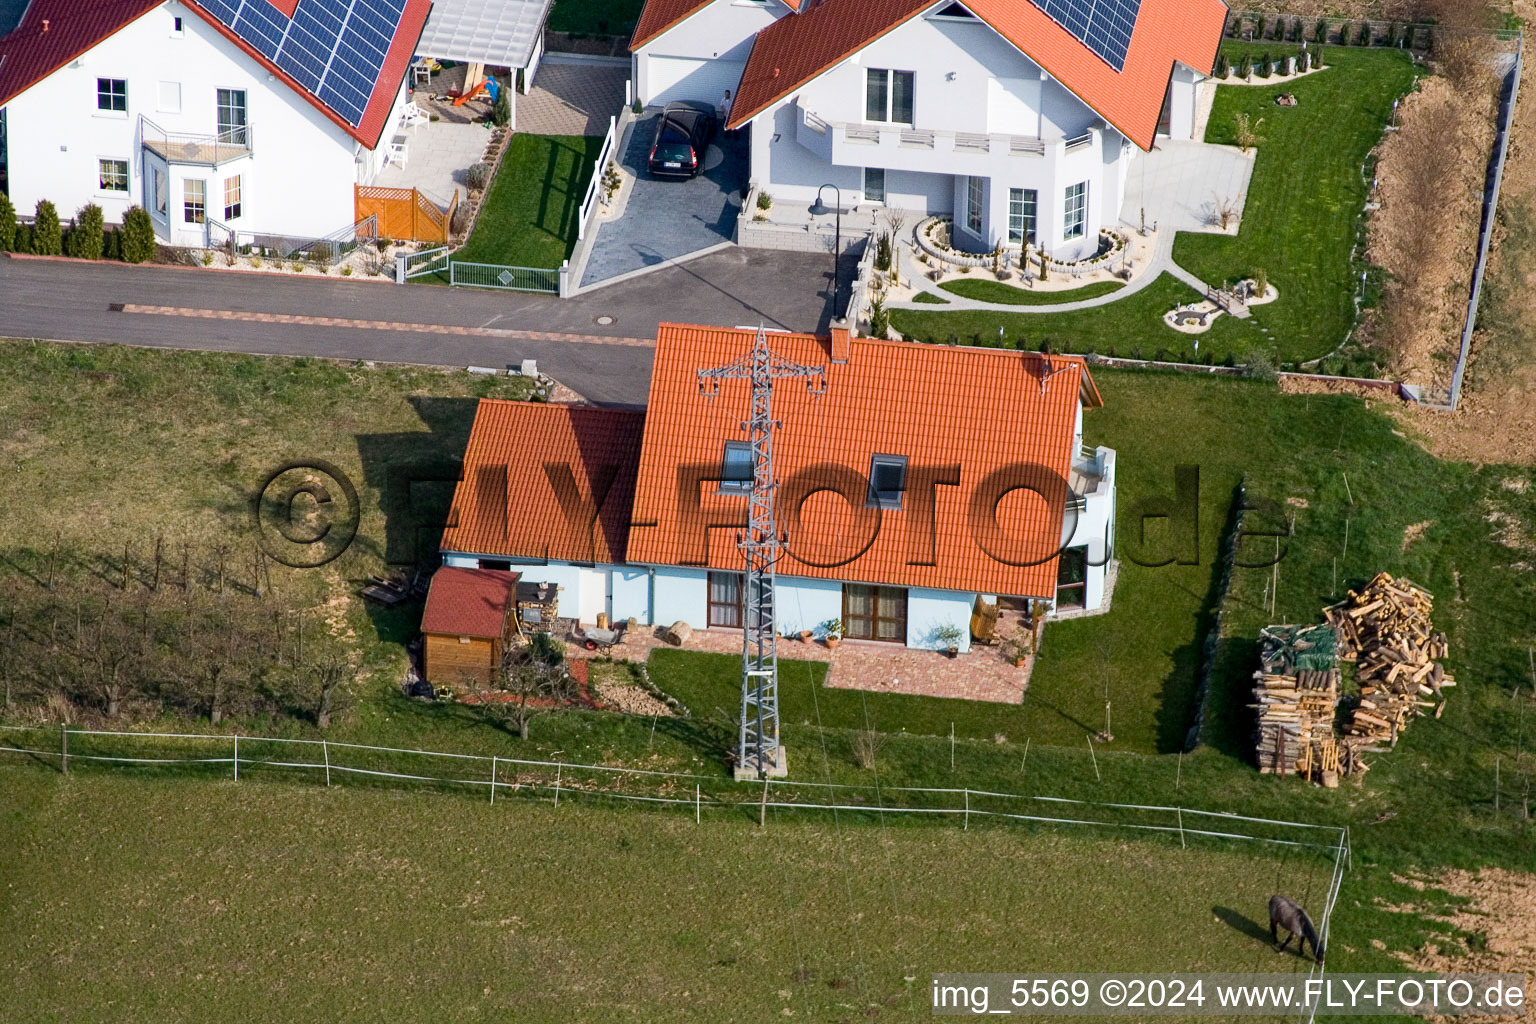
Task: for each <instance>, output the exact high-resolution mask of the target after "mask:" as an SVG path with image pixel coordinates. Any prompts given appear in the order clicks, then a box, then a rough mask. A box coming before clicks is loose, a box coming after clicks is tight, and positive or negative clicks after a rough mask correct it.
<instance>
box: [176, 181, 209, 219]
mask: <svg viewBox="0 0 1536 1024" xmlns="http://www.w3.org/2000/svg"><path fill="white" fill-rule="evenodd" d="M193 185H196V186H197V187H198V194H199V196H200V198H199V200H198V202H197V205H198V206H199V207H201V212H200V214H199V219H197V220H193V219H191V210H190V207H191V206H192V205H193V201H192V186H193ZM181 222H182V223H183V224H206V223H208V182H207V181H205V180H204V179H202V178H183V179H182V180H181Z"/></svg>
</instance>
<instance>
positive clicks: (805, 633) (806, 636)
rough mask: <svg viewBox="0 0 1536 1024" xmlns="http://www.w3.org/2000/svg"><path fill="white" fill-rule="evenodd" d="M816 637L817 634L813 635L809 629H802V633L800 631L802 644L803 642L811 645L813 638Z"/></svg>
mask: <svg viewBox="0 0 1536 1024" xmlns="http://www.w3.org/2000/svg"><path fill="white" fill-rule="evenodd" d="M815 635H816V634H815V633H813V632H812V631H811V630H809V629H802V630H801V631H800V642H801V643H803V644H808V643H810V642H811V637H813V636H815Z"/></svg>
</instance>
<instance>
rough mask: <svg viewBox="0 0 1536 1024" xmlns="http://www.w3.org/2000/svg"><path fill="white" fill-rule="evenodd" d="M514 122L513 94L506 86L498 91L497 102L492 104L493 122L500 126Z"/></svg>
mask: <svg viewBox="0 0 1536 1024" xmlns="http://www.w3.org/2000/svg"><path fill="white" fill-rule="evenodd" d="M511 122H512V95H511V93H510V92H509V91H508V89H507V87H506V86H502V87H501V90H500V91H499V92H497V93H496V102H495V103H494V104H492V105H491V123H492V124H494V125H496V126H497V127H498V128H501V127H505V126H506V125H508V124H510V123H511Z"/></svg>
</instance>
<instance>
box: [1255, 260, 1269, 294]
mask: <svg viewBox="0 0 1536 1024" xmlns="http://www.w3.org/2000/svg"><path fill="white" fill-rule="evenodd" d="M1253 294H1254V297H1255V298H1259V299H1262V298H1263V297H1264V296H1265V295H1268V294H1269V271H1267V270H1265V269H1264V268H1263V267H1259V268H1258V269H1257V270H1255V271H1254V272H1253Z"/></svg>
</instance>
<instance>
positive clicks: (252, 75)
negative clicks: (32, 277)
mask: <svg viewBox="0 0 1536 1024" xmlns="http://www.w3.org/2000/svg"><path fill="white" fill-rule="evenodd" d="M176 18H180V19H181V32H180V33H179V34H177V33H176V31H175V28H174V19H176ZM98 78H110V79H122V80H125V81H126V82H127V89H128V109H127V111H126V112H123V113H117V112H107V111H101V110H98V109H97V95H96V94H97V79H98ZM218 89H239V90H244V91H245V94H246V108H247V112H248V124H249V127H250V138H251V144H252V145H251V149H252V152H251V155H249V156H246V157H243V158H241V159H240V160H238V161H234V162H229V163H226V164H224V165H221V166H220V167H218V168H210V167H207V166H200V165H192V164H180V163H178V164H172V165H170V166H169V167H167V166H166V165H165V163H164V162H163V161H160V160H157V159H155V158H154V157H153V156H151V155H149V154H147V153H146V151H145V150H144V149H143V148H142V146H141V142H142V134H141V132H142V129H141V124H142V122H141V118H147V119H148V120H150V121H152V122H154V123H155V124H157V125H159V126H160V127H161V128H163V129H165V130H166V131H170V132H186V133H193V134H200V135H212V134H214V132H215V131H216V129H217V115H216V106H217V99H216V91H217V90H218ZM6 123H7V129H8V132H9V154H10V193H11V199H12V201H13V202H14V203H15V205H16V207H17V209H18V210H19V211H20V212H22V213H30V212H31V210H32V209H33V207H34V206H35V204H36V202H37V201H38V200H39V199H50V200H52V201H53V203H54V204H55V205H56V206H57V207H58V209H59V215H60V217H61V218H64V219H67V218H68V217H69V216H71V215H72V214H73V213H74V211H75V210H76V209H77V208H79V207H80V206H83V205H85V204H86V203H95V204H97V205H98V206H100V207H101V208H102V210H103V213H104V214H105V216H106V218H107V220H108V221H109V222H118V221H121V219H122V216H123V213H124V212H125V211H126V210H127V208H128V207H129V206H130V205H144V206H145V207H146V209H149V210H150V212H151V214H152V215H157V214H159V211H158V210H157V209H156V207H157V204H156V202H155V195H154V188H153V182H154V178H153V171H154V168H156V167H158V168H159V169H160V170H161V172H162V173H166V174H167V175H168V180H167V188H166V191H165V199H166V202H165V204H164V207H165V209H164V214H163V216H157V230H158V231H159V233H160V235H161V237H162V239H164V240H167V241H170V242H172V243H173V244H185V245H200V244H202V243H203V233H204V229H203V227H202V226H201V225H198V224H189V223H187V220H186V216H185V207H184V200H185V183H186V182H187V181H188V180H192V181H203V182H205V183H206V188H205V199H206V214H207V215H208V216H211V217H213V218H214V219H216V220H220V221H223V220H224V219H225V218H224V216H223V215H224V212H225V211H224V183H225V181H226V180H227V179H229V178H231V177H233V176H234V175H236V174H238V175H239V176H240V178H241V209H240V216H239V217H238V218H236V219H234V220H231V221H229V223H230V226H231V227H235V228H237V229H240V230H246V231H258V232H266V233H272V234H284V235H297V236H308V237H318V236H321V235H326V234H329V233H330V232H332V231H335V230H336V229H338V228H341V227H344V226H346V225H348V224H350V223H351V221H352V213H353V195H352V186H353V184H354V182H355V181H357V180H358V174H359V169H358V167H357V165H356V164H355V163H354V156H355V155H356V154H357V153H358V152H359V150H360V149H361V148H362V147H360V145H359V144H358V142H357V140H355V139H354V138H352V137H351V136H350V135H348V134H347V133H346V132H345V131H343V130H342V129H341V127H339V126H338V125H337V124H335V123H334V122H333V121H331V120H330V119H328V118H327V117H326V116H325V115H324V114H322V113H321V112H320V111H319V110H317V109H316V108H315V107H314V106H313V105H312V104H311V103H310V101H309V100H308V99H306V98H305V97H304V96H302V95H301V94H299V93H298V92H295V91H294V90H293V89H291V88H290V87H289V86H287V85H286V84H284V83H283V82H281V81H279V80H277V79H276V78H275V77H272V76H270V75H269V74H268V73H267V71H266V70H265V69H263V68H262V67H261V66H260V65H259V64H257V63H256V61H255V60H253V59H252V58H251V57H250V56H248V55H247V54H246V53H245V52H244V51H243V50H241V49H240V48H239V47H237V46H236V45H235V44H234V43H232V42H230V41H229V40H227V39H226V38H225V37H224V36H223V35H221V34H220V33H219V32H217V31H216V30H215V29H214V28H213V27H212V26H211V25H209V24H208V23H207V22H205V21H204V20H203V19H202V18H201V17H199V16H198V15H196V14H193V13H191V12H190V11H188V10H187V9H186V8H185V7H183V6H182V5H180V4H179V3H176V2H174V0H170V2H168V3H166V4H164V5H162V6H160V7H158V8H156V9H155V10H152V11H150V12H148V13H147V14H145V15H144V16H143V17H142V18H139V19H138V20H137V21H135V22H133V23H132V24H130V25H128V26H126V27H125V28H124V29H122V30H121V31H119V32H118V33H116V34H115V35H113V36H112V37H111V38H109V39H107V40H104V41H103V42H101V43H100V44H98V45H97V46H95V47H93V48H92V49H91V50H89V51H88V52H86V53H85V54H83V55H82V56H81V57H80V58H79V59H78V60H76V61H74V62H72V63H71V64H69V65H67V66H66V67H64V68H61V69H60V70H58V71H56V72H54V73H53V74H52V75H49V76H48V77H47V78H45V79H43V80H42V81H41V82H39V83H38V84H37V85H34V86H33V87H32V88H31V89H29V90H27V91H26V92H24V93H22V94H21V95H20V96H17V97H15V98H13V99H12V100H11V101H10V102H9V103H7V104H6ZM103 159H109V160H122V161H125V162H126V163H127V164H128V169H129V182H128V189H127V191H125V192H117V191H105V190H103V189H102V188H101V187H100V182H101V177H100V167H99V161H100V160H103Z"/></svg>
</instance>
